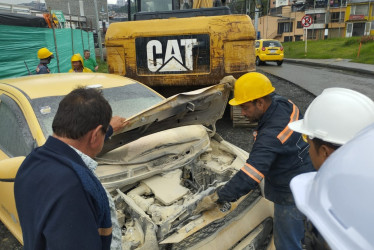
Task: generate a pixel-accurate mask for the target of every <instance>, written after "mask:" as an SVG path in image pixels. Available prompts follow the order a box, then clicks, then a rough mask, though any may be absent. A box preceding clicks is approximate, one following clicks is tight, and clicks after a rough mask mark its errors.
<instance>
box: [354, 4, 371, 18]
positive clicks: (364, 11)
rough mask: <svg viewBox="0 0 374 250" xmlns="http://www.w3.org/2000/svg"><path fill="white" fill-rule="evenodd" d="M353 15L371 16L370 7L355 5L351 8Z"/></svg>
mask: <svg viewBox="0 0 374 250" xmlns="http://www.w3.org/2000/svg"><path fill="white" fill-rule="evenodd" d="M351 15H364V16H368V15H369V5H368V4H361V5H353V6H351Z"/></svg>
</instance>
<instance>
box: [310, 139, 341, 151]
mask: <svg viewBox="0 0 374 250" xmlns="http://www.w3.org/2000/svg"><path fill="white" fill-rule="evenodd" d="M312 141H313V143H314V147H315V148H316V150H317V152H318V150H319V148H320V147H321V146H322V145H325V146H327V147H329V148H332V149H334V150H337V149H338V148H340V146H341V145H338V144H334V143H331V142H326V141H323V140H321V139H318V138H313V139H312Z"/></svg>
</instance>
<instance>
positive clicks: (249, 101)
mask: <svg viewBox="0 0 374 250" xmlns="http://www.w3.org/2000/svg"><path fill="white" fill-rule="evenodd" d="M274 90H275V88H274V87H273V86H272V84H271V82H270V80H269V79H268V78H267V77H266V76H265V75H263V74H260V73H256V72H252V73H247V74H245V75H243V76H242V77H240V78H239V79H238V80H237V81H236V82H235V88H234V98H233V99H232V100H230V102H229V103H230V105H234V106H235V105H240V107H241V109H242V115H244V116H245V117H246V118H248V120H249V121H251V122H258V126H257V128H256V131H255V132H254V144H253V147H252V151H251V153H250V155H249V158H248V159H247V162H246V164H245V165H244V166H243V167H242V168H241V170H240V171H238V172H237V173H236V174H235V175H234V176H233V177H232V178H231V180H230V181H229V182H227V183H226V184H225V185H224V186H223V187H222V188H221V189H219V190H218V191H217V192H216V193H213V194H212V195H210V196H207V197H205V198H204V199H203V200H202V201H201V202H200V203H199V204H198V206H197V208H196V210H195V211H196V212H201V211H203V210H207V209H210V208H212V207H213V206H214V204H215V203H216V202H218V203H224V202H232V201H236V200H238V199H239V198H240V197H241V196H243V195H246V194H247V193H248V192H249V191H251V190H253V189H255V188H258V185H259V184H260V183H261V181H262V180H264V181H265V197H266V198H267V199H269V200H270V201H272V202H274V228H273V229H274V230H273V233H274V243H275V246H276V249H277V250H293V249H300V250H301V249H302V240H303V238H304V218H305V217H304V216H303V215H302V214H301V213H300V212H299V211H298V210H297V208H296V206H295V202H294V199H293V196H292V193H291V190H290V186H289V183H290V181H291V179H292V178H293V177H294V176H296V175H298V174H301V173H306V172H310V171H313V170H314V169H313V166H312V164H311V161H310V158H309V155H308V144H307V143H305V142H304V141H303V140H302V138H301V134H299V133H296V132H294V131H292V130H291V129H289V127H288V124H289V123H290V122H293V121H296V120H298V119H300V118H302V115H301V114H300V112H299V109H298V107H297V106H296V105H295V104H294V103H292V102H291V101H290V100H287V99H285V98H283V97H281V96H279V95H276V94H274V93H273V92H274ZM196 212H195V213H196Z"/></svg>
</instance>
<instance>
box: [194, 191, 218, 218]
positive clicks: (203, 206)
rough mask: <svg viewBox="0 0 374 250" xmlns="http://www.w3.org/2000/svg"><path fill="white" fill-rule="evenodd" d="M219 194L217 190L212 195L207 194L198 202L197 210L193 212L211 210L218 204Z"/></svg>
mask: <svg viewBox="0 0 374 250" xmlns="http://www.w3.org/2000/svg"><path fill="white" fill-rule="evenodd" d="M218 198H219V197H218V194H217V192H214V193H212V194H211V195H208V196H205V197H204V198H203V199H202V200H201V201H200V202H199V204H197V206H196V208H195V210H194V211H193V212H192V214H194V215H195V214H199V213H201V212H204V211H206V210H210V209H212V208H214V207H215V206H217V201H218Z"/></svg>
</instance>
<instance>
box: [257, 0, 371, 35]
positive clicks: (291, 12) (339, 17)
mask: <svg viewBox="0 0 374 250" xmlns="http://www.w3.org/2000/svg"><path fill="white" fill-rule="evenodd" d="M271 3H272V2H271ZM271 3H270V5H271ZM370 10H371V11H373V10H372V9H370ZM346 13H347V2H346V0H330V1H329V2H325V1H309V2H296V1H293V2H292V3H290V4H289V5H287V6H278V7H274V8H271V9H270V11H269V15H268V16H262V17H260V19H259V26H258V31H259V32H260V34H261V38H264V39H277V40H279V41H281V42H288V41H300V40H305V36H306V35H307V38H308V39H311V40H319V39H326V38H336V37H345V35H346V31H345V29H346V23H345V19H346V18H347V14H346ZM305 15H308V16H309V17H310V18H311V19H312V21H313V22H312V24H311V25H310V26H309V27H303V25H302V19H303V17H304V16H305ZM370 18H371V19H370ZM364 19H365V20H372V16H370V15H369V16H365V18H364ZM366 23H368V21H367V22H366ZM365 25H369V24H365ZM357 26H360V25H357ZM361 26H362V24H361ZM361 26H360V27H361ZM371 26H372V27H373V25H371ZM352 27H353V26H352ZM366 27H368V26H366ZM366 29H367V28H366Z"/></svg>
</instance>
